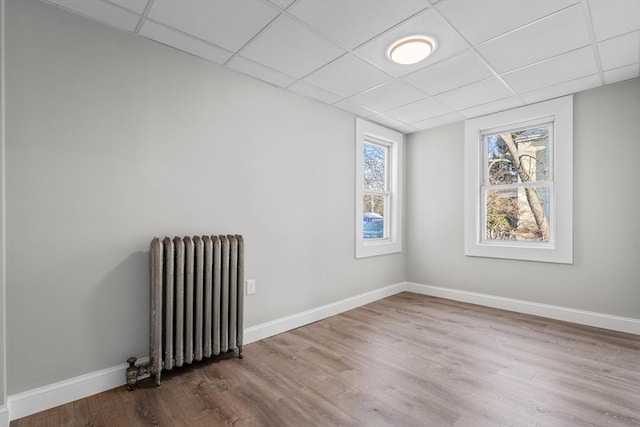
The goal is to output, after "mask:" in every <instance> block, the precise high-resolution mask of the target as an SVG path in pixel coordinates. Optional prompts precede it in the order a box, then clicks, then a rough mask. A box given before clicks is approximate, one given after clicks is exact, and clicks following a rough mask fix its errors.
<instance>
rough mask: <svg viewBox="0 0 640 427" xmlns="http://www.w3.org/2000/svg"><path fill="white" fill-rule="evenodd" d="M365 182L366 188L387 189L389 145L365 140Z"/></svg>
mask: <svg viewBox="0 0 640 427" xmlns="http://www.w3.org/2000/svg"><path fill="white" fill-rule="evenodd" d="M363 148H364V153H363V154H364V163H363V165H362V166H363V184H364V189H365V190H386V189H387V151H388V150H387V147H385V146H382V145H379V144H375V143H371V142H365V143H364V144H363Z"/></svg>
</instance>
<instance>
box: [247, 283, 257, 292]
mask: <svg viewBox="0 0 640 427" xmlns="http://www.w3.org/2000/svg"><path fill="white" fill-rule="evenodd" d="M255 293H256V279H247V295H253V294H255Z"/></svg>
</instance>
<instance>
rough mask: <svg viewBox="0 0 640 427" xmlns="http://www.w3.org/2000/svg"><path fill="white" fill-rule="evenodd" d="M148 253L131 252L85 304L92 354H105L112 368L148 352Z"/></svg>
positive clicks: (101, 282)
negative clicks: (93, 332)
mask: <svg viewBox="0 0 640 427" xmlns="http://www.w3.org/2000/svg"><path fill="white" fill-rule="evenodd" d="M149 295H150V290H149V252H148V251H146V252H135V253H132V254H131V255H129V256H128V257H127V258H125V259H124V260H123V261H122V262H121V263H120V264H118V265H117V266H116V267H115V268H114V269H113V270H111V271H110V272H109V273H108V274H107V275H106V276H105V278H104V279H103V280H102V281H100V283H99V285H98V287H97V289H96V292H95V293H94V294H93V295H92V299H91V301H90V304H89V309H90V310H91V313H88V317H87V319H91V320H90V322H92V325H90V326H89V327H90V328H91V330H92V331H95V334H94V335H93V338H94V339H93V342H92V344H93V350H92V351H93V352H94V354H95V352H96V350H97V351H98V352H99V354H104V355H109V356H108V357H110V358H114V359H113V360H103V361H102V363H103V364H104V366H115V365H118V364H120V363H124V361H125V360H126V359H127V358H128V357H130V356H132V355H135V356H137V357H144V356H147V355H148V353H149V310H150V297H149Z"/></svg>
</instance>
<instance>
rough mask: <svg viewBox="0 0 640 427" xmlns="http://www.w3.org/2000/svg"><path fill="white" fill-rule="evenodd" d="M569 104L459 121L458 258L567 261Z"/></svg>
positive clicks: (568, 101)
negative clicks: (461, 239) (461, 232)
mask: <svg viewBox="0 0 640 427" xmlns="http://www.w3.org/2000/svg"><path fill="white" fill-rule="evenodd" d="M572 194H573V98H572V97H570V96H569V97H564V98H560V99H556V100H552V101H547V102H542V103H539V104H534V105H529V106H526V107H522V108H518V109H514V110H510V111H505V112H501V113H496V114H491V115H489V116H485V117H480V118H477V119H471V120H467V122H466V124H465V254H466V255H471V256H487V257H496V258H512V259H521V260H531V261H546V262H559V263H572V262H573V226H572V219H573V218H572V217H573V207H572V204H573V200H572Z"/></svg>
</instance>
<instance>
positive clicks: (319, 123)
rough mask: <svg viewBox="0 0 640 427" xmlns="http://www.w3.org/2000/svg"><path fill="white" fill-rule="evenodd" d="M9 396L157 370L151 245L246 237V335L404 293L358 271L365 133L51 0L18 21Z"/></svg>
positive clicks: (10, 68) (19, 8)
mask: <svg viewBox="0 0 640 427" xmlns="http://www.w3.org/2000/svg"><path fill="white" fill-rule="evenodd" d="M7 13H8V16H7V51H6V55H7V99H6V100H7V122H8V128H7V229H8V230H7V263H8V266H7V275H8V279H7V293H8V295H7V306H8V310H7V311H8V334H7V335H8V369H9V378H8V392H9V394H15V393H18V392H22V391H25V390H29V389H33V388H35V387H39V386H43V385H47V384H51V383H54V382H56V381H60V380H64V379H68V378H72V377H75V376H78V375H81V374H84V373H88V372H93V371H96V370H99V369H103V368H108V367H112V366H115V365H118V364H120V363H123V362H124V361H125V359H126V358H127V357H128V356H130V355H139V356H144V355H147V354H148V350H147V346H148V311H149V309H148V292H149V291H148V286H149V285H148V271H147V270H148V244H149V241H150V239H151V238H152V237H153V236H155V235H165V234H166V235H183V234H195V233H228V232H232V233H241V234H244V235H245V238H246V241H247V257H248V259H247V267H246V276H247V277H248V278H255V279H257V293H256V295H254V296H251V297H248V298H247V300H246V323H245V324H246V326H254V325H257V324H260V323H262V322H266V321H269V320H273V319H277V318H280V317H283V316H286V315H290V314H294V313H298V312H301V311H303V310H307V309H310V308H313V307H317V306H320V305H322V304H327V303H330V302H334V301H337V300H340V299H342V298H346V297H349V296H352V295H356V294H360V293H363V292H366V291H369V290H373V289H376V288H379V287H381V286H385V285H389V284H393V283H397V282H401V281H402V280H404V278H405V259H404V256H403V255H393V256H385V257H377V258H375V259H364V260H355V259H354V243H353V235H354V229H353V223H354V221H353V209H354V200H353V197H354V190H353V180H354V174H353V164H354V141H353V138H354V124H355V122H354V117H353V115H351V114H348V113H346V112H342V111H340V110H337V109H335V108H331V107H329V106H326V105H323V104H320V103H317V102H315V101H312V100H309V99H305V98H302V97H298V96H296V95H293V94H290V93H287V92H285V91H284V90H281V89H278V88H275V87H272V86H270V85H267V84H264V83H261V82H258V81H256V80H253V79H250V78H248V77H244V76H241V75H238V74H236V73H233V72H229V71H226V70H224V69H221V68H220V67H217V66H215V65H214V64H211V63H207V62H205V61H203V60H200V59H198V58H195V57H192V56H189V55H187V54H184V53H181V52H178V51H176V50H173V49H171V48H168V47H166V46H162V45H160V44H156V43H154V42H151V41H148V40H145V39H143V38H140V37H135V36H133V35H131V34H128V33H124V32H119V31H117V30H114V29H110V28H107V27H105V26H102V25H100V24H97V23H94V22H91V21H88V20H86V19H83V18H80V17H78V16H75V15H72V14H69V13H66V12H64V11H61V10H58V9H55V8H53V7H50V6H48V5H45V4H42V3H40V2H38V1H36V0H19V1H18V0H9V1H8V4H7Z"/></svg>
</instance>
